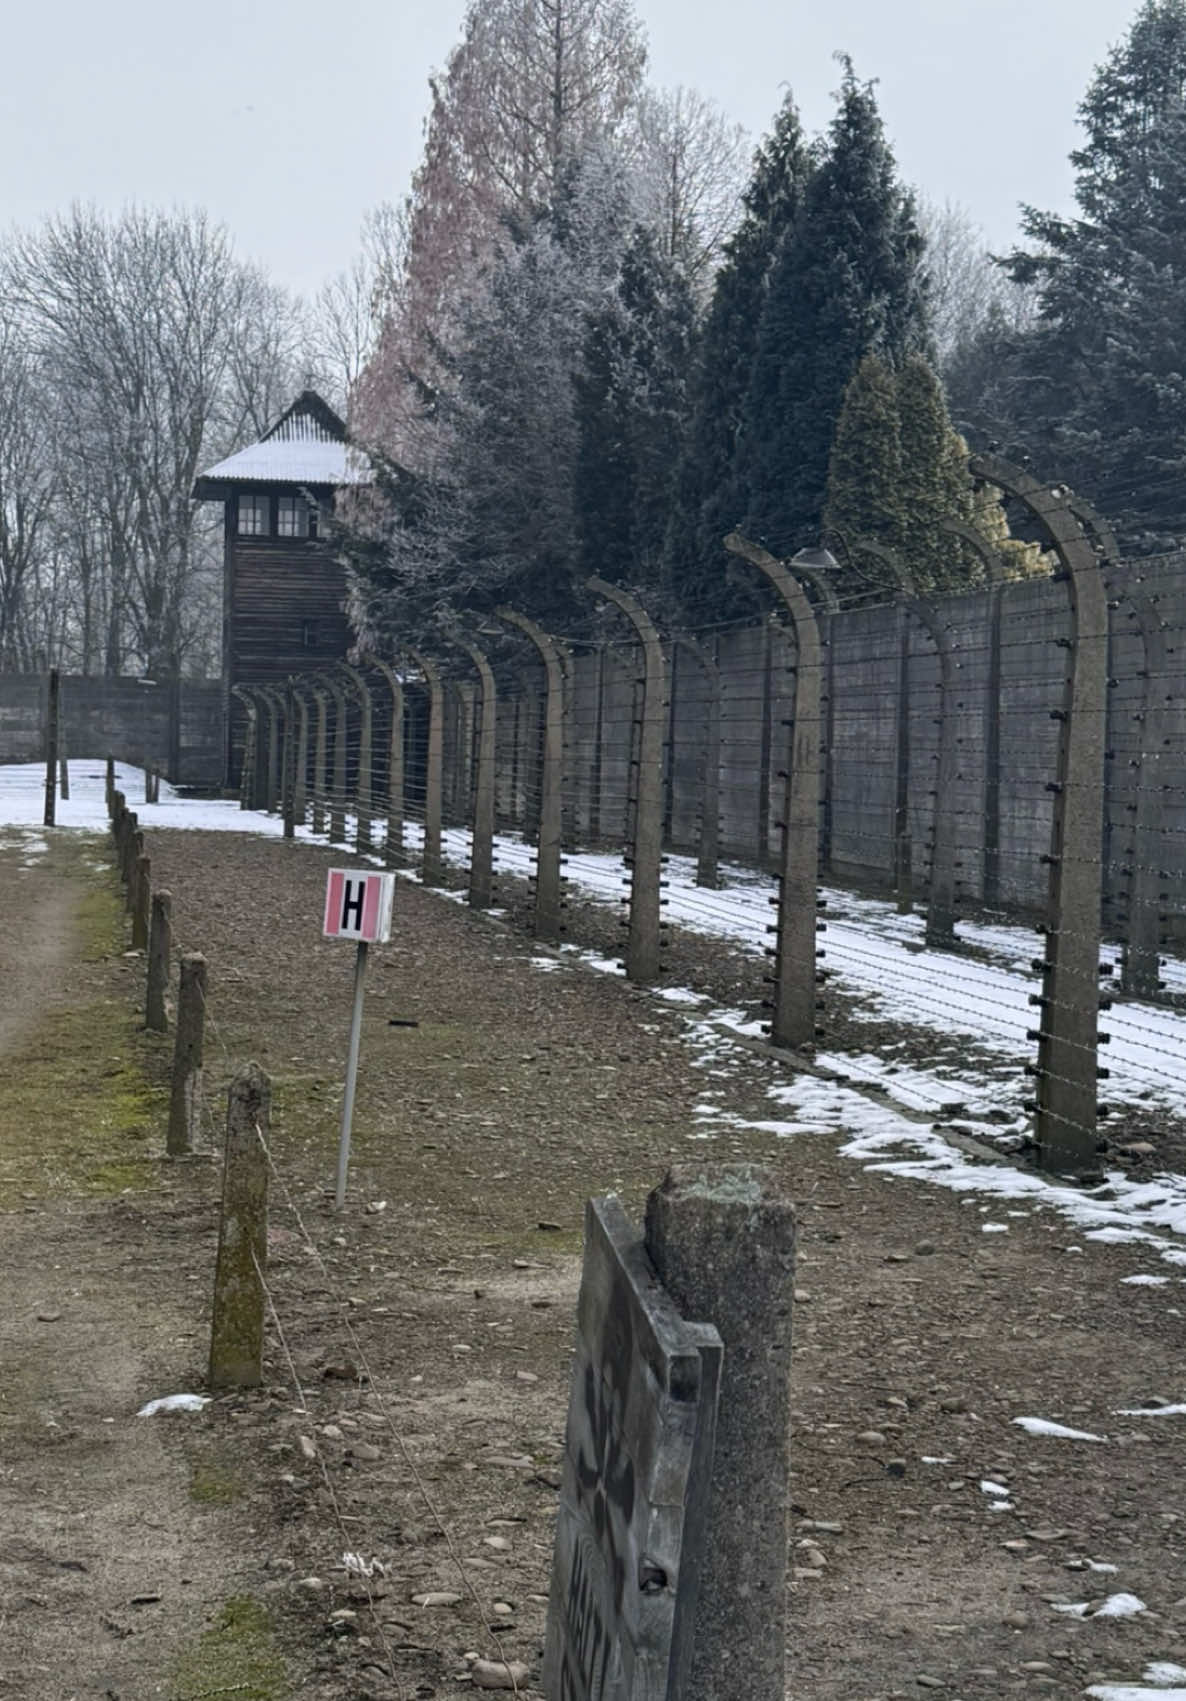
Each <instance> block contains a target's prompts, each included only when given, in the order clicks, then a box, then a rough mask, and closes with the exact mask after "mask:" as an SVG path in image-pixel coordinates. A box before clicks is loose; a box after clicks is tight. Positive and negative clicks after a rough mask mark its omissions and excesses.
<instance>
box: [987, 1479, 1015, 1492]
mask: <svg viewBox="0 0 1186 1701" xmlns="http://www.w3.org/2000/svg"><path fill="white" fill-rule="evenodd" d="M980 1492H981V1494H1003V1495H1008V1494H1009V1493H1010V1492H1011V1491H1010V1490H1009V1489H1007V1488H1006V1487H1005V1485H1004V1483H1001V1482H992V1481H990V1479H989V1478H988V1477H984V1478H982V1479H981V1483H980Z"/></svg>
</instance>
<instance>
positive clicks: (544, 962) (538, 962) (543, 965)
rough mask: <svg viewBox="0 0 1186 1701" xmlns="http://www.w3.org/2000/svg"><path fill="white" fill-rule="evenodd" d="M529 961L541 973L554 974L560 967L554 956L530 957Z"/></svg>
mask: <svg viewBox="0 0 1186 1701" xmlns="http://www.w3.org/2000/svg"><path fill="white" fill-rule="evenodd" d="M530 961H531V966H532V968H533V969H538V970H539V972H540V974H542V975H549V974H554V973H555V972H556V970H557V969H558V968H559V967H560V964H559V963H558V962H557V961H556V959H555V957H532V958H531V959H530Z"/></svg>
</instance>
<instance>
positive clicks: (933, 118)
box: [0, 0, 1137, 291]
mask: <svg viewBox="0 0 1186 1701" xmlns="http://www.w3.org/2000/svg"><path fill="white" fill-rule="evenodd" d="M636 4H637V6H638V10H639V13H640V15H641V16H642V18H643V20H644V22H645V24H646V27H647V30H648V32H649V35H650V42H651V77H652V80H653V81H655V82H657V83H662V84H675V83H685V84H687V85H689V86H691V87H693V88H696V89H698V90H699V91H700V92H701V93H703V94H706V95H709V96H711V97H712V98H713V99H715V100H716V101H717V102H718V103H719V104H720V105H721V106H722V107H723V108H724V109H725V110H726V112H727V113H728V114H729V115H730V117H732V118H734V119H736V120H737V121H738V122H739V123H742V124H744V125H745V126H746V128H747V129H748V130H750V131H751V132H752V134H753V135H754V137H755V139H756V137H757V136H758V135H759V134H760V133H761V132H762V131H763V130H764V129H765V128H766V126H767V124H768V122H769V120H770V118H771V116H772V114H773V112H774V110H775V108H776V107H777V105H778V103H779V101H780V99H781V94H782V89H783V87H784V86H785V85H788V84H789V86H790V87H791V88H792V89H793V91H794V93H795V96H796V99H797V100H798V102H799V106H800V108H801V110H802V112H803V115H804V118H805V120H806V122H807V124H808V126H809V128H811V129H819V128H822V127H823V126H824V125H825V124H826V123H827V121H828V117H829V114H830V111H831V101H830V98H829V97H830V94H831V91H832V90H833V89H835V87H836V86H837V83H838V81H839V75H840V73H839V70H838V67H837V66H836V64H835V62H834V60H833V57H832V55H833V53H834V52H835V51H836V50H838V49H841V50H843V51H845V52H847V53H850V54H851V55H852V57H853V59H854V61H855V64H856V68H857V71H858V74H859V75H860V76H861V77H867V78H877V79H878V82H879V95H880V101H881V107H882V111H883V113H884V116H885V120H886V125H887V129H888V131H889V134H890V137H891V139H892V141H893V144H894V147H895V149H896V152H897V156H898V161H899V165H900V167H901V170H902V173H903V175H904V176H905V177H906V178H907V179H908V180H910V181H911V182H913V183H914V184H915V185H916V186H917V187H918V188H919V189H920V190H921V191H922V193H923V194H925V195H926V196H928V197H930V198H931V199H933V200H937V201H943V200H948V199H950V200H954V201H958V202H960V203H962V204H963V205H964V206H965V207H966V208H967V209H968V211H969V212H970V213H971V214H972V215H973V216H974V217H975V218H976V219H977V220H978V221H979V222H980V223H981V224H982V225H983V226H984V228H985V230H986V232H987V235H988V237H989V239H990V241H991V242H992V243H993V244H994V245H995V246H997V247H998V248H999V247H1002V246H1005V245H1007V244H1008V243H1009V242H1010V240H1011V238H1012V237H1013V235H1014V234H1015V231H1016V217H1017V213H1016V209H1017V204H1018V202H1019V201H1022V200H1027V201H1032V202H1034V203H1035V204H1037V205H1038V206H1042V207H1057V208H1066V207H1068V206H1069V202H1070V186H1071V173H1070V168H1069V166H1068V164H1067V157H1066V156H1067V153H1068V152H1069V150H1070V149H1071V148H1072V147H1073V146H1075V144H1076V135H1077V132H1076V128H1075V109H1076V107H1077V105H1078V103H1079V100H1080V99H1081V97H1082V94H1083V91H1084V89H1085V87H1086V84H1087V81H1088V78H1089V77H1090V75H1091V71H1092V68H1093V66H1094V65H1095V64H1097V63H1098V62H1099V60H1100V59H1101V58H1102V57H1103V55H1104V53H1105V52H1106V50H1107V48H1108V46H1109V45H1111V44H1113V43H1115V42H1116V41H1118V40H1119V39H1120V38H1121V37H1122V36H1123V35H1124V33H1125V32H1126V30H1127V28H1128V26H1129V24H1130V22H1131V20H1132V17H1133V15H1134V13H1135V11H1136V7H1137V0H995V3H994V4H993V5H992V6H991V7H990V6H987V5H985V4H983V3H982V0H898V3H897V4H894V3H892V0H822V3H821V0H636ZM463 10H464V0H433V3H431V4H429V3H426V0H336V3H333V0H205V4H204V5H201V6H189V5H187V6H185V7H181V6H178V5H177V4H176V0H106V3H103V4H96V0H25V3H24V4H22V5H21V6H20V7H19V9H18V8H16V7H12V8H10V9H8V10H7V11H6V16H5V23H4V62H5V68H4V76H3V80H2V83H0V227H2V226H7V225H9V224H12V223H14V222H16V223H22V224H25V223H32V222H35V221H37V220H38V219H40V218H42V217H43V216H44V215H46V214H47V213H50V212H53V211H56V210H59V209H63V208H65V207H67V206H68V205H69V203H70V202H71V201H72V200H75V199H81V200H87V201H94V202H96V203H98V204H99V205H101V206H103V207H108V208H118V207H119V206H121V205H122V204H124V203H125V202H127V201H130V200H136V201H140V202H143V203H166V204H169V203H185V204H199V205H202V206H205V207H206V208H207V209H208V210H209V211H210V212H211V213H212V214H213V215H214V216H215V217H216V218H217V219H219V220H221V221H222V222H224V223H225V224H227V225H228V226H229V227H230V229H231V231H232V232H233V234H234V237H235V241H236V244H237V247H238V248H239V251H240V252H241V253H243V254H245V255H249V256H251V257H253V258H256V259H258V260H260V261H262V262H263V263H264V264H265V265H266V266H267V267H268V268H269V270H270V271H271V272H272V273H273V275H274V276H275V277H276V278H277V279H278V280H279V281H280V282H283V283H286V284H289V285H291V286H292V287H294V288H297V289H302V290H306V291H311V290H314V289H315V288H316V287H317V286H318V284H320V283H321V282H322V281H323V280H324V279H325V278H326V277H327V276H329V275H330V274H332V273H333V272H336V271H338V270H340V269H342V268H343V267H345V266H346V265H347V264H348V263H349V261H350V258H351V256H352V254H353V252H354V250H355V248H356V245H357V233H358V228H359V223H360V220H361V218H362V215H363V213H364V212H365V211H366V209H367V208H368V207H371V206H373V205H375V204H376V203H377V202H379V201H381V200H384V199H389V200H397V199H399V198H400V196H401V195H402V194H403V192H404V191H405V189H406V187H407V184H408V179H409V177H410V175H411V173H412V171H413V169H414V167H415V165H416V161H417V159H418V156H419V151H420V143H421V125H422V122H423V119H424V115H425V112H426V110H427V105H428V89H427V77H428V73H429V71H430V70H431V69H432V68H433V67H434V66H439V65H441V64H442V62H443V60H444V58H445V55H446V54H447V52H448V50H449V47H450V45H451V44H452V42H453V41H454V40H455V39H456V37H457V34H458V31H459V27H460V22H461V17H462V13H463Z"/></svg>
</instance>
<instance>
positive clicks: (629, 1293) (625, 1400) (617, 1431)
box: [544, 1198, 721, 1701]
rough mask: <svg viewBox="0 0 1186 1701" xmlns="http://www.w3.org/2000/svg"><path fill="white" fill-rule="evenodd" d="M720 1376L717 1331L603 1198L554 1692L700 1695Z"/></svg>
mask: <svg viewBox="0 0 1186 1701" xmlns="http://www.w3.org/2000/svg"><path fill="white" fill-rule="evenodd" d="M720 1372H721V1344H720V1337H719V1336H718V1334H717V1332H716V1330H715V1329H713V1328H712V1327H711V1326H706V1325H704V1324H701V1323H686V1322H684V1321H683V1320H682V1319H681V1317H680V1316H679V1315H678V1313H677V1312H676V1309H675V1307H674V1306H673V1305H672V1303H671V1300H670V1299H669V1298H668V1296H667V1294H666V1293H665V1292H664V1290H663V1288H662V1286H661V1285H660V1283H659V1281H658V1279H657V1277H656V1275H655V1271H654V1268H653V1267H652V1265H651V1263H650V1260H649V1259H648V1258H647V1255H646V1252H645V1250H644V1248H643V1242H642V1237H641V1235H640V1234H639V1233H638V1232H637V1231H636V1230H635V1229H634V1228H633V1227H632V1225H631V1224H630V1223H629V1222H628V1221H627V1219H626V1216H625V1214H624V1212H623V1211H622V1208H621V1206H620V1205H619V1203H618V1201H617V1200H616V1199H613V1198H609V1199H594V1200H590V1202H589V1204H588V1206H587V1207H586V1211H585V1263H584V1270H583V1273H582V1276H581V1293H580V1300H579V1303H578V1313H577V1349H576V1360H575V1363H574V1367H573V1378H572V1395H571V1399H570V1402H569V1410H568V1432H567V1437H566V1443H565V1458H564V1481H563V1485H562V1488H561V1491H560V1512H559V1517H558V1520H557V1524H556V1549H555V1557H554V1559H553V1564H552V1587H551V1596H550V1599H549V1602H548V1632H547V1644H546V1648H545V1652H544V1693H545V1694H546V1695H547V1696H548V1697H549V1701H685V1698H686V1701H691V1696H692V1695H693V1693H694V1691H693V1690H691V1689H689V1688H688V1686H687V1678H688V1672H689V1669H690V1665H691V1657H692V1633H693V1629H694V1627H695V1625H696V1621H697V1607H696V1597H697V1591H698V1585H699V1572H700V1565H701V1558H702V1553H703V1538H704V1527H705V1519H706V1516H707V1512H708V1488H709V1482H710V1479H711V1473H712V1453H713V1437H714V1430H715V1420H716V1405H717V1388H718V1384H719V1380H720Z"/></svg>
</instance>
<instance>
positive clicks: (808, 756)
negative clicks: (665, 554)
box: [725, 532, 821, 1051]
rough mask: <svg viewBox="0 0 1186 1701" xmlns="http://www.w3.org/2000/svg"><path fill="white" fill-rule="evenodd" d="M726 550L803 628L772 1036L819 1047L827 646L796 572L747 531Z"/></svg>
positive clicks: (798, 629) (734, 536)
mask: <svg viewBox="0 0 1186 1701" xmlns="http://www.w3.org/2000/svg"><path fill="white" fill-rule="evenodd" d="M725 548H726V549H728V550H730V551H731V552H732V553H733V554H734V555H740V556H742V557H743V558H744V559H745V560H746V561H748V562H750V563H751V565H752V566H754V567H756V568H757V569H758V571H759V572H760V573H762V574H763V575H764V576H765V577H766V579H767V580H769V582H770V584H771V585H772V586H773V587H774V589H775V590H776V591H777V593H778V596H779V598H780V600H781V602H782V603H783V606H784V607H785V608H786V609H787V611H788V613H789V614H790V616H791V619H792V620H793V621H794V624H795V647H796V651H797V657H796V662H795V710H794V721H793V725H792V734H791V737H792V743H791V750H790V760H789V764H788V773H787V790H786V810H785V816H784V822H783V834H782V868H781V883H780V887H779V901H778V944H777V948H776V951H775V961H774V1000H773V1009H772V1011H771V1021H770V1038H771V1040H772V1042H773V1043H774V1044H775V1045H785V1046H793V1047H795V1048H796V1049H797V1050H800V1051H809V1050H811V1049H813V1048H814V1046H815V1017H816V991H815V974H816V968H815V964H816V947H815V936H816V904H817V898H818V889H819V807H820V761H819V750H820V661H821V652H820V641H819V627H818V626H817V625H816V620H815V613H814V611H813V609H812V607H811V604H810V603H809V602H808V600H807V596H806V593H805V592H804V590H803V587H802V585H800V583H799V581H798V580H797V579H796V578H795V576H794V574H793V573H791V572H790V570H789V569H788V568H787V567H786V566H785V565H784V563H782V562H780V561H776V560H775V559H774V557H773V556H772V555H770V554H769V553H768V552H767V551H766V550H764V549H760V548H759V547H758V546H757V545H756V544H753V543H751V542H750V541H749V540H748V538H744V537H742V536H741V534H740V533H739V532H730V533H729V536H728V537H727V538H726V539H725Z"/></svg>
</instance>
